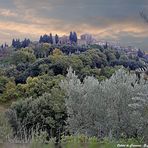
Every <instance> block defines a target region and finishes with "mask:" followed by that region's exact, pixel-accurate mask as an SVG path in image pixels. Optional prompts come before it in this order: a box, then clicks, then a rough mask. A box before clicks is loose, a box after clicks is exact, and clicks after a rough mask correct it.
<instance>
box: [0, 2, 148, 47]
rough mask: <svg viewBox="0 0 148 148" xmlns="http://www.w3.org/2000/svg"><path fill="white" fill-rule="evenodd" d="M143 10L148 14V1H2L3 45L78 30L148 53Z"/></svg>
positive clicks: (0, 37)
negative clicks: (140, 13)
mask: <svg viewBox="0 0 148 148" xmlns="http://www.w3.org/2000/svg"><path fill="white" fill-rule="evenodd" d="M141 11H144V12H145V13H146V14H148V0H0V44H2V43H5V42H7V43H11V40H12V38H20V39H24V38H25V37H26V38H31V39H32V40H38V39H39V36H40V35H43V34H49V33H50V32H51V33H52V34H53V35H54V34H58V35H60V36H61V35H64V34H65V35H68V34H69V32H70V31H76V32H77V33H78V35H80V34H83V33H90V34H92V35H94V36H95V37H96V38H97V39H98V40H107V41H115V42H118V43H120V44H121V45H125V46H136V47H138V48H141V49H144V50H148V23H146V22H145V21H144V20H143V19H142V18H141V17H140V15H139V12H141Z"/></svg>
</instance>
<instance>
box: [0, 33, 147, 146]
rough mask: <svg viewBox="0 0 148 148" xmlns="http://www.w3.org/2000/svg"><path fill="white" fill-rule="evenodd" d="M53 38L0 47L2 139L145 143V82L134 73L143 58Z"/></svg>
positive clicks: (73, 37) (72, 36) (140, 53)
mask: <svg viewBox="0 0 148 148" xmlns="http://www.w3.org/2000/svg"><path fill="white" fill-rule="evenodd" d="M52 38H53V37H52V34H50V35H49V36H48V35H43V36H41V37H40V39H39V41H38V42H32V41H31V40H30V39H24V40H23V41H20V39H13V40H12V45H11V46H8V45H7V44H5V45H2V46H1V47H0V108H2V111H1V109H0V112H1V115H0V118H1V120H0V129H2V130H0V133H1V134H0V140H1V141H7V140H8V137H9V138H10V137H11V139H17V140H20V141H25V140H30V139H32V138H33V137H35V138H39V139H41V142H45V141H44V140H46V142H49V141H50V142H51V141H52V140H55V142H60V143H61V144H62V142H63V141H66V142H67V141H73V140H74V139H77V140H78V141H79V142H80V143H81V142H82V143H83V142H84V141H85V140H86V141H87V142H90V143H91V142H92V141H93V142H92V143H95V142H96V141H103V140H104V143H105V142H106V143H109V142H107V139H109V140H110V141H112V144H114V142H115V141H120V140H121V142H123V143H124V142H129V143H137V144H144V143H145V142H148V141H147V140H148V137H147V133H148V101H147V98H148V94H147V90H148V83H147V81H146V79H143V74H141V77H140V78H141V79H140V80H139V81H136V80H137V77H136V75H135V73H134V70H135V69H137V68H140V67H143V66H145V64H147V63H148V59H147V57H146V56H145V53H144V52H143V51H141V50H140V49H139V50H138V51H135V53H136V54H128V53H127V52H126V51H124V50H118V49H117V48H114V47H112V46H109V45H108V44H107V43H106V44H105V45H102V46H100V45H97V44H88V45H83V46H80V45H77V34H76V33H75V32H74V33H72V32H71V33H70V36H69V39H70V43H69V44H61V43H59V37H58V35H55V42H53V40H52ZM33 135H34V136H33ZM54 138H55V139H54ZM43 139H44V140H43ZM123 139H124V140H123ZM42 140H43V141H42ZM83 140H84V141H83ZM37 141H38V140H37ZM108 147H110V146H108Z"/></svg>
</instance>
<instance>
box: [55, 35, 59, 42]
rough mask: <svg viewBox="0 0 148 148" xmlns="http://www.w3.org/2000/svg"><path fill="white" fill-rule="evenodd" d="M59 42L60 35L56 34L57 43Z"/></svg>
mask: <svg viewBox="0 0 148 148" xmlns="http://www.w3.org/2000/svg"><path fill="white" fill-rule="evenodd" d="M58 42H59V36H58V35H57V34H56V35H55V43H56V44H58Z"/></svg>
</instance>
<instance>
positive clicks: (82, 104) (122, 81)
mask: <svg viewBox="0 0 148 148" xmlns="http://www.w3.org/2000/svg"><path fill="white" fill-rule="evenodd" d="M60 86H61V88H62V89H64V90H65V91H66V99H65V102H66V107H67V112H68V120H67V122H68V129H69V131H70V132H71V133H73V134H87V135H88V136H97V137H101V138H103V137H110V138H121V137H126V138H131V137H136V138H137V137H144V136H145V134H144V131H145V129H144V128H146V126H147V125H146V123H147V118H146V112H147V113H148V108H147V107H148V101H147V102H146V100H147V99H148V96H146V94H147V91H148V83H147V84H146V83H145V82H144V80H143V79H141V81H140V84H137V83H136V76H135V75H134V74H129V73H127V72H126V70H125V69H124V68H121V69H119V70H118V71H116V73H115V74H113V75H112V77H111V78H110V79H107V80H104V81H102V82H98V80H97V79H95V78H94V77H86V78H85V79H84V81H83V82H81V81H80V80H79V79H78V77H77V76H76V75H75V72H73V70H72V68H70V69H69V70H68V74H67V77H66V79H65V80H63V81H62V82H61V84H60ZM144 96H145V97H144ZM136 98H138V99H137V100H136ZM146 108H147V110H146ZM144 111H145V114H144Z"/></svg>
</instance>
